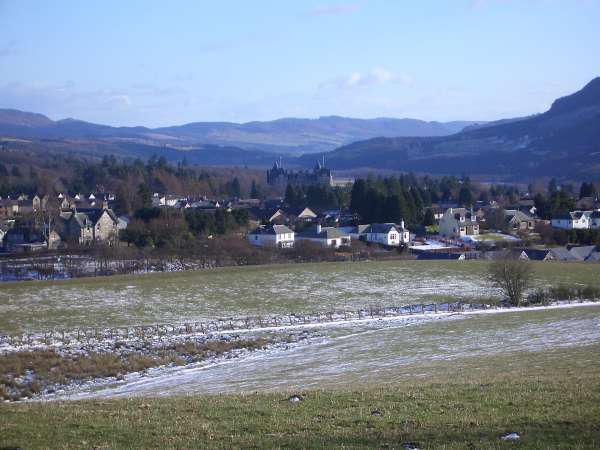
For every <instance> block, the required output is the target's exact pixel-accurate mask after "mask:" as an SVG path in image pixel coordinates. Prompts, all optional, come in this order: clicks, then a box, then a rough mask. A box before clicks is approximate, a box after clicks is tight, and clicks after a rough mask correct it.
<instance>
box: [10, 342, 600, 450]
mask: <svg viewBox="0 0 600 450" xmlns="http://www.w3.org/2000/svg"><path fill="white" fill-rule="evenodd" d="M598 352H600V346H599V345H593V346H588V347H581V348H575V349H561V350H552V351H548V352H539V353H522V354H518V355H506V356H503V357H494V358H491V357H485V358H480V359H477V360H475V361H472V362H471V365H469V366H461V367H462V368H461V369H457V368H456V367H457V365H455V364H454V363H453V362H448V363H447V364H446V365H440V366H439V370H438V371H437V372H436V373H437V375H436V376H435V377H433V378H427V379H420V378H419V377H418V376H417V375H416V376H415V379H414V380H413V381H411V382H409V383H406V384H394V385H386V384H385V380H380V385H379V387H376V388H368V389H363V390H361V389H360V388H358V387H356V388H354V389H352V390H349V391H345V392H322V391H312V392H306V393H303V396H304V401H301V402H297V403H289V402H287V401H285V397H286V395H284V394H251V395H218V396H194V397H174V398H159V399H156V398H155V399H148V398H140V399H129V400H110V401H79V402H64V403H58V402H57V403H28V404H14V405H2V406H0V430H2V432H1V433H0V447H2V446H6V447H8V446H21V447H27V448H281V447H285V448H340V447H343V448H403V447H402V445H403V444H405V443H408V442H411V443H414V444H416V445H417V446H418V447H419V448H422V449H430V448H436V449H437V448H442V449H465V448H466V449H469V448H473V449H475V448H476V449H502V448H522V449H525V448H527V449H545V448H551V449H593V448H600V375H599V374H600V372H599V370H598V369H599V365H600V362H598V358H597V355H598ZM465 367H466V368H465ZM499 367H504V370H502V369H500V370H499V369H498V368H499ZM375 410H377V411H380V412H381V416H379V415H373V414H372V412H373V411H375ZM508 432H517V433H519V435H520V436H521V439H520V440H519V441H518V442H506V441H503V440H501V438H500V437H501V436H502V435H503V434H505V433H508Z"/></svg>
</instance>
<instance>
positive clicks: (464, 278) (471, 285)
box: [0, 261, 600, 333]
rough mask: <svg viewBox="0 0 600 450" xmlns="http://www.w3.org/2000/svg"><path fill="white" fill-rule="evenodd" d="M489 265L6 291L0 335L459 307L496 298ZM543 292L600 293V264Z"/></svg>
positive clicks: (308, 267)
mask: <svg viewBox="0 0 600 450" xmlns="http://www.w3.org/2000/svg"><path fill="white" fill-rule="evenodd" d="M487 267H488V263H487V262H485V261H389V262H375V261H370V262H357V263H321V264H292V265H276V266H254V267H242V268H223V269H216V270H202V271H192V272H185V273H168V274H164V273H163V274H147V275H137V276H115V277H110V278H88V279H77V280H67V281H53V282H21V283H4V284H2V285H0V333H3V332H11V333H12V332H18V331H40V330H45V329H49V328H58V329H61V328H63V329H64V328H66V329H71V328H74V327H77V326H83V327H104V326H124V325H138V324H142V323H146V324H152V323H164V322H167V323H170V322H176V323H180V322H185V321H193V320H195V319H198V320H202V319H206V318H214V317H232V316H235V317H239V316H244V315H261V314H274V313H288V312H311V311H318V310H320V311H327V310H331V309H341V308H344V307H348V308H354V309H356V308H357V307H365V306H368V305H369V304H380V305H399V304H411V303H421V302H426V303H428V302H431V301H434V300H435V301H448V300H450V301H456V300H469V299H477V298H489V297H492V296H494V292H493V291H492V290H491V289H490V286H489V284H488V283H487V281H486V274H487ZM534 267H535V284H536V287H547V286H548V285H551V284H560V283H564V284H595V285H596V286H600V276H599V273H600V265H598V264H586V263H556V262H543V263H535V264H534Z"/></svg>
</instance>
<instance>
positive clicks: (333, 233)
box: [298, 227, 350, 239]
mask: <svg viewBox="0 0 600 450" xmlns="http://www.w3.org/2000/svg"><path fill="white" fill-rule="evenodd" d="M349 236H350V235H349V234H348V233H342V232H340V231H339V230H338V229H337V228H334V227H322V228H321V232H320V233H317V227H311V228H309V229H307V230H305V231H303V232H301V233H299V234H298V237H301V238H309V239H339V238H342V237H349Z"/></svg>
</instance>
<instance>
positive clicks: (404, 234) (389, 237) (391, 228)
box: [364, 221, 410, 247]
mask: <svg viewBox="0 0 600 450" xmlns="http://www.w3.org/2000/svg"><path fill="white" fill-rule="evenodd" d="M364 234H365V237H366V241H367V242H375V243H377V244H382V245H390V246H394V247H397V246H399V245H401V244H408V242H409V241H410V233H409V231H408V230H407V229H406V228H404V221H401V222H400V225H399V226H398V225H396V224H395V223H372V224H371V225H369V226H368V227H367V229H366V230H365V231H364Z"/></svg>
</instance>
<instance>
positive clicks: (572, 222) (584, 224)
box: [551, 211, 592, 230]
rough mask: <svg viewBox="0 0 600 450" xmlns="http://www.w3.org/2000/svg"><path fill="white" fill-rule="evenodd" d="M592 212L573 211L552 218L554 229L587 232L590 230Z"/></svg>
mask: <svg viewBox="0 0 600 450" xmlns="http://www.w3.org/2000/svg"><path fill="white" fill-rule="evenodd" d="M591 216H592V211H571V212H569V213H567V214H562V215H559V216H556V217H553V218H552V222H551V223H552V227H554V228H561V229H563V230H586V229H588V228H590V217H591Z"/></svg>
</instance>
